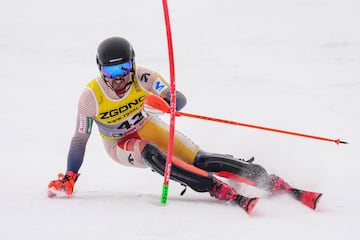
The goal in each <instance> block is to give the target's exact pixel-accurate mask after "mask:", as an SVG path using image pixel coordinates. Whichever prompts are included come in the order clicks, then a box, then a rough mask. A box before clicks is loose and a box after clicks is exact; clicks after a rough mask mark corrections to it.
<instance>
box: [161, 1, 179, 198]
mask: <svg viewBox="0 0 360 240" xmlns="http://www.w3.org/2000/svg"><path fill="white" fill-rule="evenodd" d="M162 4H163V9H164V17H165V26H166V35H167V43H168V52H169V65H170V66H169V67H170V129H169V141H168V151H167V158H166V164H165V171H164V183H163V188H162V195H161V203H162V204H166V202H167V196H168V190H169V180H170V173H171V166H172V156H173V145H174V134H175V114H176V88H175V64H174V51H173V45H172V37H171V27H170V16H169V9H168V5H167V1H166V0H163V1H162Z"/></svg>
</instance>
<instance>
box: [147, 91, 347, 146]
mask: <svg viewBox="0 0 360 240" xmlns="http://www.w3.org/2000/svg"><path fill="white" fill-rule="evenodd" d="M145 104H147V105H150V106H152V107H153V108H156V109H159V110H161V111H162V112H164V113H169V112H170V109H169V105H168V104H167V102H165V100H164V99H162V98H161V97H159V96H155V95H151V96H148V97H147V98H146V99H145ZM176 116H185V117H191V118H198V119H203V120H208V121H213V122H220V123H226V124H232V125H237V126H243V127H250V128H256V129H260V130H265V131H272V132H277V133H283V134H289V135H294V136H299V137H307V138H312V139H317V140H322V141H328V142H335V143H336V144H340V143H342V144H348V143H347V142H345V141H342V140H340V139H330V138H324V137H318V136H313V135H308V134H304V133H297V132H290V131H285V130H280V129H275V128H269V127H262V126H256V125H252V124H246V123H240V122H235V121H230V120H225V119H220V118H213V117H207V116H201V115H197V114H191V113H185V112H176Z"/></svg>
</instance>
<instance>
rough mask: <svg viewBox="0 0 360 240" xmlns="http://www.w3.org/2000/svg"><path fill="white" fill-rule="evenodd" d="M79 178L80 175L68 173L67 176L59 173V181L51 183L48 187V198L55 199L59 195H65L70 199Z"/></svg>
mask: <svg viewBox="0 0 360 240" xmlns="http://www.w3.org/2000/svg"><path fill="white" fill-rule="evenodd" d="M79 176H80V174H79V173H74V172H72V171H67V172H66V174H65V175H64V174H63V173H59V174H58V179H57V180H53V181H51V182H50V183H49V185H48V197H55V196H56V195H57V194H58V193H65V194H66V196H67V197H70V196H71V195H72V193H73V191H74V185H75V182H76V180H77V179H78V177H79Z"/></svg>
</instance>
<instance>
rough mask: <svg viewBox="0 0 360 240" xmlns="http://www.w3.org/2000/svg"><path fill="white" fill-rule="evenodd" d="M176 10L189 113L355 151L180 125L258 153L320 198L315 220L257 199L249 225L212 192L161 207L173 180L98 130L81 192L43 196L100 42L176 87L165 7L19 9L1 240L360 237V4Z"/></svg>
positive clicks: (286, 202)
mask: <svg viewBox="0 0 360 240" xmlns="http://www.w3.org/2000/svg"><path fill="white" fill-rule="evenodd" d="M168 5H169V11H170V18H171V27H172V34H173V46H174V51H175V52H174V54H175V71H176V87H177V89H178V90H180V91H182V92H183V93H184V94H185V95H186V96H187V99H188V104H187V106H186V107H185V109H184V112H189V113H196V114H201V115H205V116H212V117H218V118H223V119H228V120H233V121H239V122H242V123H249V124H254V125H260V126H266V127H272V128H277V129H283V130H289V131H295V132H300V133H306V134H311V135H315V136H321V137H325V138H330V139H337V138H340V139H341V140H343V141H347V142H349V143H350V144H347V145H344V144H340V145H336V144H335V143H334V142H328V141H319V140H314V139H308V138H302V137H296V136H290V135H284V134H279V133H272V132H265V131H261V130H256V129H251V128H245V127H239V126H233V125H227V124H221V123H214V122H209V121H204V120H197V119H190V118H186V117H179V118H177V119H176V126H177V129H178V130H180V131H182V132H183V133H184V134H186V135H187V136H188V137H190V138H191V139H192V140H193V141H194V142H196V143H197V144H199V145H200V146H201V148H203V149H204V150H207V151H211V152H217V153H227V154H233V155H235V156H237V157H241V158H249V157H251V156H255V162H257V163H259V164H261V165H263V166H264V167H265V168H266V169H267V170H268V171H269V172H271V173H275V174H278V175H280V176H281V177H283V178H284V179H286V180H287V181H288V182H289V183H290V184H292V185H293V186H296V187H298V188H303V189H307V190H312V191H318V192H322V193H323V194H324V195H323V197H322V199H321V201H320V204H319V207H318V209H317V210H316V211H313V210H311V209H309V208H307V207H305V206H304V205H302V204H301V203H299V202H297V201H295V200H294V199H292V198H291V197H289V196H279V197H275V198H267V197H263V198H262V199H261V200H260V202H259V203H258V205H257V206H256V207H255V208H254V210H253V212H252V214H251V215H250V216H249V215H247V214H246V213H245V212H244V211H243V210H242V209H241V208H239V207H236V206H234V205H231V204H227V203H224V202H221V201H218V200H216V199H214V198H211V197H210V196H209V194H208V193H196V192H194V191H192V190H191V189H189V188H188V190H187V192H186V193H185V195H184V196H180V192H181V191H182V190H183V187H182V186H180V185H179V184H178V183H176V182H171V183H170V188H169V198H168V203H167V204H166V205H161V204H160V195H161V189H162V182H163V177H162V176H160V175H157V174H156V173H153V172H152V171H151V170H150V169H135V168H129V167H124V166H121V165H119V164H117V163H115V162H114V161H112V160H111V159H110V157H108V156H107V155H106V153H105V150H104V149H103V146H102V141H101V139H100V137H99V136H98V134H97V128H96V127H94V128H93V134H92V136H91V138H90V140H89V143H88V146H87V150H86V155H85V161H84V164H83V166H82V168H81V169H80V173H81V176H80V177H79V180H78V182H77V183H76V192H75V194H74V196H73V197H72V198H57V199H49V198H48V197H47V194H46V191H47V184H48V183H49V181H50V180H53V179H55V178H56V176H57V174H58V173H59V172H64V171H65V170H66V158H67V151H68V147H69V144H70V140H71V137H72V134H73V132H74V127H75V114H76V108H77V100H78V97H79V95H80V93H81V91H82V89H83V87H84V86H85V85H86V83H87V82H88V81H90V80H91V79H92V78H93V77H94V76H96V75H97V74H98V70H97V67H96V63H95V54H96V48H97V45H98V44H99V43H100V42H101V41H102V40H103V39H105V38H107V37H110V36H123V37H125V38H127V39H128V40H129V41H131V43H132V44H133V46H134V48H135V51H136V61H137V64H138V65H143V66H147V67H149V68H152V69H154V70H156V71H158V72H159V73H161V74H162V75H163V76H164V77H166V78H167V79H170V77H169V63H168V52H167V40H166V32H165V24H164V15H163V8H162V2H161V1H160V0H159V1H148V0H138V1H114V0H103V1H91V0H90V1H84V0H79V1H70V0H63V1H45V0H33V1H25V0H13V1H7V2H6V3H3V4H2V6H1V10H0V33H1V38H0V63H1V67H0V76H1V78H2V83H3V84H2V94H1V95H0V98H1V109H2V110H1V112H0V114H1V119H2V120H1V123H2V124H1V126H0V132H1V134H2V136H3V137H2V141H1V152H0V154H1V163H0V164H1V179H2V181H1V182H0V189H1V200H0V212H1V214H0V219H1V226H2V227H1V231H0V239H4V240H10V239H14V240H15V239H16V240H20V239H26V240H32V239H34V240H35V239H36V240H39V239H51V240H56V239H64V238H68V239H86V240H92V239H94V240H95V239H144V240H152V239H154V240H159V239H174V240H175V239H179V240H180V239H181V240H183V239H192V240H197V239H261V240H263V239H292V240H295V239H327V240H332V239H334V240H335V239H336V240H337V239H349V240H351V239H358V236H359V234H360V229H359V223H358V222H357V221H358V218H359V214H360V211H359V209H360V207H359V204H358V203H359V202H360V193H359V180H360V177H359V174H358V172H359V164H358V161H359V153H360V152H359V149H360V146H359V144H360V141H359V139H360V138H359V133H360V127H359V122H360V108H359V103H360V94H359V93H360V15H359V12H360V2H359V1H358V0H343V1H336V0H311V1H310V0H293V1H288V0H273V1H267V0H255V1H254V0H242V1H238V0H227V1H216V0H206V1H205V0H199V1H190V0H183V1H174V0H169V1H168ZM163 118H164V120H165V121H167V120H168V118H167V116H164V117H163ZM235 187H236V188H237V189H238V190H239V192H241V193H243V194H249V195H253V194H257V191H256V190H254V189H251V188H249V187H247V186H244V185H236V186H235ZM259 194H261V193H259Z"/></svg>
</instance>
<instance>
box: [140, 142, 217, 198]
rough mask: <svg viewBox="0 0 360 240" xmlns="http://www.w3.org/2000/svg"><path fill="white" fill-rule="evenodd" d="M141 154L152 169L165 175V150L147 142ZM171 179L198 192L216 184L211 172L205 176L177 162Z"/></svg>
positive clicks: (209, 188)
mask: <svg viewBox="0 0 360 240" xmlns="http://www.w3.org/2000/svg"><path fill="white" fill-rule="evenodd" d="M141 154H142V157H143V160H144V162H145V163H146V164H147V165H148V166H149V167H150V168H151V169H152V170H154V171H155V172H157V173H159V174H161V175H164V172H165V163H166V154H165V153H164V152H163V151H161V150H160V149H159V148H158V147H157V146H156V145H154V144H147V145H146V146H145V147H144V149H143V151H142V153H141ZM184 164H186V163H184ZM170 179H172V180H174V181H177V182H179V183H181V184H185V185H187V186H189V187H190V188H192V189H193V190H194V191H197V192H208V191H210V190H211V189H212V186H213V185H214V180H213V177H212V175H211V174H207V176H204V175H201V174H198V173H196V172H193V171H191V170H189V169H186V168H184V167H181V166H179V165H177V164H175V163H173V164H172V167H171V173H170Z"/></svg>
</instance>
